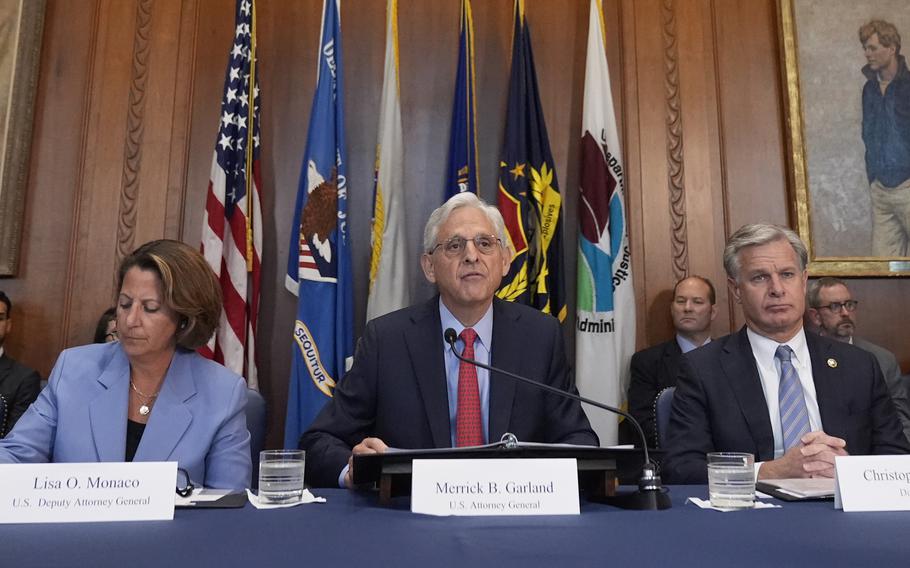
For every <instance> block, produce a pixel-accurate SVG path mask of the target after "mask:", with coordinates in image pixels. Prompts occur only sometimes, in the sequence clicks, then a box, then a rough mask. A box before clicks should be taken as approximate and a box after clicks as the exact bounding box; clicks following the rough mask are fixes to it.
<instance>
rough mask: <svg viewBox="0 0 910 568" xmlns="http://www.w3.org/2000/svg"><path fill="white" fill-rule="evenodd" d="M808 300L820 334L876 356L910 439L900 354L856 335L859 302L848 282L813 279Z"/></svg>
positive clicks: (909, 405) (909, 411) (808, 311)
mask: <svg viewBox="0 0 910 568" xmlns="http://www.w3.org/2000/svg"><path fill="white" fill-rule="evenodd" d="M806 302H807V303H808V304H809V305H808V306H806V314H808V316H809V318H810V320H811V321H812V323H813V324H814V325H815V327H817V328H818V334H819V335H823V336H825V337H830V338H831V339H836V340H837V341H842V342H844V343H849V344H850V345H855V346H857V347H859V348H860V349H864V350H866V351H868V352H869V353H872V355H874V356H875V360H876V361H878V366H879V368H880V369H881V370H882V376H884V377H885V385H887V387H888V393H889V394H890V395H891V401H892V402H894V408H895V410H897V416H898V418H900V421H901V426H902V427H903V430H904V436H906V437H907V439H908V440H910V399H908V393H907V386H906V385H905V384H904V377H903V375H901V368H900V365H899V364H898V362H897V357H895V356H894V353H892V352H890V351H888V350H887V349H885V348H884V347H881V346H879V345H876V344H874V343H872V342H871V341H866V340H865V339H863V338H861V337H857V336H856V335H855V333H856V318H857V315H858V313H859V302H858V301H857V300H854V299H853V295H852V294H851V293H850V288H848V287H847V283H846V282H845V281H843V280H841V279H840V278H832V277H830V276H825V277H824V278H819V279H818V280H812V281H811V282H810V283H809V292H808V293H807V294H806Z"/></svg>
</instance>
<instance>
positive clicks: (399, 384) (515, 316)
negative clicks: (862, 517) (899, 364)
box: [300, 297, 598, 487]
mask: <svg viewBox="0 0 910 568" xmlns="http://www.w3.org/2000/svg"><path fill="white" fill-rule="evenodd" d="M441 325H442V324H441V323H440V318H439V299H438V297H435V298H433V299H432V300H430V301H428V302H426V303H424V304H422V305H417V306H412V307H410V308H405V309H403V310H399V311H397V312H393V313H391V314H388V315H385V316H383V317H380V318H377V319H375V320H372V321H370V322H369V323H368V324H367V326H366V329H365V330H364V333H363V336H362V337H361V338H360V340H359V341H358V344H357V349H356V351H355V354H354V364H353V366H352V367H351V370H350V371H348V373H347V374H345V376H344V377H343V378H342V379H341V380H340V381H339V382H338V386H337V387H336V389H335V392H334V394H333V397H332V400H330V401H329V402H328V403H327V404H326V406H325V407H324V408H323V409H322V411H321V412H320V414H319V415H318V416H317V417H316V419H315V420H314V421H313V424H312V425H311V426H310V429H309V430H307V431H306V432H305V433H304V434H303V436H302V437H301V439H300V447H301V448H303V449H305V450H306V452H307V456H306V461H307V467H306V476H307V482H308V483H309V484H310V485H314V486H322V487H337V486H338V475H339V474H340V473H341V470H342V469H343V468H344V466H345V464H347V460H348V456H350V455H351V448H352V447H353V446H355V445H357V444H358V443H360V442H361V441H362V440H363V439H364V438H366V437H368V436H375V437H378V438H381V439H382V440H383V441H384V442H385V443H386V444H388V445H389V446H391V447H396V448H409V449H413V448H445V447H449V446H451V437H450V424H449V409H448V391H447V388H446V375H445V358H444V348H445V347H444V341H443V337H442V328H441ZM490 362H491V364H492V365H493V366H495V367H500V368H503V369H505V370H508V371H511V372H513V373H516V374H519V375H522V376H526V377H529V378H532V379H534V380H536V381H539V382H542V383H546V384H548V385H551V386H554V387H557V388H561V389H566V390H571V392H573V393H575V392H577V391H576V390H575V388H574V386H572V384H571V381H570V375H569V373H568V364H567V361H566V354H565V346H564V342H563V336H562V330H561V329H560V326H559V322H558V321H557V320H556V319H555V318H553V317H551V316H548V315H544V314H541V313H540V312H538V311H537V310H534V309H532V308H529V307H527V306H522V305H517V304H513V303H509V302H503V301H500V300H498V299H494V300H493V340H492V346H491V361H490ZM490 375H491V376H490V412H489V420H490V423H489V436H490V440H494V441H495V440H499V439H500V437H501V436H502V435H503V434H504V433H505V432H512V433H513V434H515V435H516V436H517V437H518V439H519V440H521V441H523V442H547V443H558V442H564V443H572V444H588V445H597V444H598V440H597V435H596V434H595V433H594V431H593V430H592V429H591V425H590V424H589V423H588V419H587V417H586V416H585V414H584V412H583V411H582V409H581V405H580V404H578V403H577V402H574V401H571V400H568V399H564V398H562V397H559V396H556V395H553V394H549V393H546V392H544V391H542V390H540V389H535V388H533V387H531V386H528V385H518V384H517V383H516V382H515V381H514V380H512V379H510V378H508V377H502V376H496V373H490Z"/></svg>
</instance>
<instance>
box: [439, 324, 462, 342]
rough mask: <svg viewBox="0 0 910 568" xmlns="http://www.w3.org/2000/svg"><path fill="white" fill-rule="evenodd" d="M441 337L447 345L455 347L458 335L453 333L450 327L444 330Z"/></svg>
mask: <svg viewBox="0 0 910 568" xmlns="http://www.w3.org/2000/svg"><path fill="white" fill-rule="evenodd" d="M442 336H443V338H444V339H445V340H446V343H448V344H449V345H455V339H457V338H458V334H457V333H455V330H454V329H452V328H451V327H450V328H448V329H446V330H445V331H444V332H443V334H442Z"/></svg>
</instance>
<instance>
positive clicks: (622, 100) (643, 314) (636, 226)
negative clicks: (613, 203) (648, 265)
mask: <svg viewBox="0 0 910 568" xmlns="http://www.w3.org/2000/svg"><path fill="white" fill-rule="evenodd" d="M612 4H613V5H612V8H607V7H606V6H605V8H604V12H605V14H604V24H605V26H606V35H607V62H608V64H609V66H610V87H611V88H612V89H613V101H614V110H615V112H616V114H617V115H618V116H617V121H618V122H619V124H620V125H621V128H619V136H620V143H621V145H622V157H623V166H624V167H625V172H624V173H625V192H626V205H627V206H628V213H629V214H628V221H627V223H628V227H627V230H628V232H629V244H630V245H631V249H632V277H633V278H634V284H635V305H636V326H635V344H636V345H637V346H638V347H642V346H644V345H646V344H647V330H648V327H649V326H648V324H647V322H648V320H649V319H650V318H649V317H648V312H647V309H646V306H647V304H648V297H647V293H646V290H647V278H648V272H647V270H645V243H644V209H645V203H646V202H645V199H644V192H643V189H642V182H641V175H640V173H641V171H642V165H641V163H642V158H641V153H642V141H641V129H640V127H639V125H640V120H641V107H640V105H639V86H638V65H637V51H638V49H637V45H638V36H637V33H636V30H637V29H638V24H637V22H636V13H635V3H634V0H618V2H614V3H612ZM607 14H610V15H611V17H610V18H607Z"/></svg>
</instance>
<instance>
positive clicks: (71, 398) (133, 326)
mask: <svg viewBox="0 0 910 568" xmlns="http://www.w3.org/2000/svg"><path fill="white" fill-rule="evenodd" d="M117 288H118V292H119V295H118V299H117V329H118V330H119V335H120V339H119V341H115V342H112V343H105V344H92V345H85V346H82V347H74V348H72V349H66V350H65V351H63V353H61V355H60V357H59V358H58V359H57V363H56V364H55V365H54V369H53V371H52V372H51V376H50V381H49V383H48V386H47V387H46V388H45V389H44V390H43V391H42V392H41V394H40V396H39V397H38V400H37V401H35V403H34V404H33V405H32V406H31V407H30V408H29V410H28V411H27V412H26V413H25V414H24V415H23V416H22V419H21V420H19V423H18V424H16V427H15V428H14V429H13V430H12V432H10V434H9V435H8V436H7V437H6V438H5V439H3V440H0V462H5V463H15V462H32V463H37V462H107V461H110V462H122V461H128V462H129V461H176V462H177V463H178V467H179V468H181V469H184V470H186V471H187V472H188V474H189V478H190V480H191V481H192V483H193V484H194V485H196V486H205V487H214V488H223V489H234V490H239V489H243V488H244V487H249V485H250V473H251V460H250V434H249V432H248V431H247V428H246V415H245V413H244V406H245V404H246V385H245V384H244V382H243V379H241V378H240V377H239V376H238V375H236V374H235V373H233V372H231V371H229V370H228V369H226V368H225V367H223V366H222V365H219V364H217V363H214V362H212V361H209V360H207V359H203V358H202V357H200V356H199V355H197V354H196V353H195V352H194V350H195V349H197V348H198V347H200V346H202V345H204V344H205V343H206V342H207V341H208V339H209V338H210V337H211V336H212V333H213V332H214V330H215V327H216V326H217V324H218V319H219V317H220V315H221V309H222V298H221V289H220V287H219V285H218V281H217V279H216V277H215V275H214V273H213V272H212V270H211V269H210V268H209V266H208V264H207V263H206V261H205V258H203V256H202V255H201V254H200V253H199V252H198V251H196V250H195V249H193V248H192V247H190V246H188V245H185V244H183V243H180V242H177V241H170V240H159V241H152V242H149V243H146V244H144V245H142V246H141V247H139V248H138V249H136V250H135V251H134V252H133V253H132V254H130V256H128V257H127V258H125V259H124V260H123V263H122V264H121V265H120V269H119V271H118V274H117Z"/></svg>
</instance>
